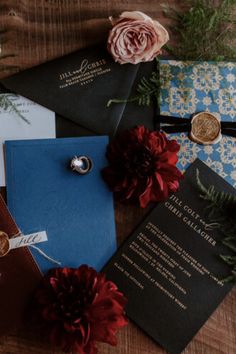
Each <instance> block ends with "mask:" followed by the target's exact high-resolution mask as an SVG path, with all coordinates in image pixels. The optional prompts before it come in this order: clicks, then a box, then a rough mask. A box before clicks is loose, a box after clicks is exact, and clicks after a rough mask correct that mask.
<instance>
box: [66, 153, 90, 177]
mask: <svg viewBox="0 0 236 354" xmlns="http://www.w3.org/2000/svg"><path fill="white" fill-rule="evenodd" d="M70 167H71V169H72V171H75V172H78V173H79V174H80V175H85V174H86V173H88V172H90V171H91V170H92V168H93V162H92V160H91V159H90V158H89V157H87V156H75V157H73V159H72V160H71V162H70Z"/></svg>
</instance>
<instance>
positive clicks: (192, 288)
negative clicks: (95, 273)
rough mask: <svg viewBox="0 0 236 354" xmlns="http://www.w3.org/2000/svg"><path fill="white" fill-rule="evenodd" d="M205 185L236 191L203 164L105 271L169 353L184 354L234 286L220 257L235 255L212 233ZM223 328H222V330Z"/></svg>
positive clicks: (135, 315)
mask: <svg viewBox="0 0 236 354" xmlns="http://www.w3.org/2000/svg"><path fill="white" fill-rule="evenodd" d="M197 171H199V175H200V178H201V181H202V183H203V184H204V185H206V186H209V185H214V186H215V188H216V189H217V190H221V191H225V192H228V193H235V190H234V189H233V187H232V186H230V185H229V184H228V183H227V182H225V181H224V180H223V179H222V178H221V177H220V176H219V175H217V174H216V173H215V172H213V171H212V170H211V169H210V168H209V167H207V165H205V164H204V163H203V162H201V161H200V160H196V161H195V162H194V163H193V164H192V165H191V166H190V167H189V168H188V169H187V172H186V173H185V178H184V180H183V182H182V183H181V187H180V190H179V191H178V192H177V193H175V194H173V195H171V196H170V198H169V199H168V200H167V201H165V202H163V203H160V204H159V205H158V206H157V207H156V208H155V209H154V210H153V211H152V212H151V213H150V214H149V215H148V217H147V218H146V219H145V220H144V222H143V223H142V224H141V225H140V226H139V227H138V228H137V230H136V231H135V232H134V233H133V234H132V235H131V236H130V237H129V238H128V240H127V241H126V242H124V244H123V245H122V246H121V247H120V249H119V250H118V252H117V253H116V254H115V256H114V257H113V258H112V259H111V261H109V262H108V264H107V265H106V266H105V268H104V272H105V273H106V275H107V278H108V279H110V280H112V281H114V282H115V283H116V284H117V286H118V288H119V289H120V290H121V291H122V292H124V294H125V296H127V298H128V304H127V307H126V311H127V315H128V317H130V319H131V320H133V321H134V322H135V323H136V324H137V325H138V326H139V327H141V328H142V329H143V330H144V331H145V332H146V333H147V334H148V335H150V336H151V337H152V338H153V339H154V340H156V341H157V342H158V343H159V344H160V345H162V346H163V347H164V348H165V349H166V350H167V351H168V352H169V353H171V354H179V353H181V352H182V351H183V350H184V348H185V347H186V346H187V344H188V343H189V342H190V341H191V339H192V338H193V336H194V335H195V334H196V333H197V331H198V330H199V329H200V327H201V326H202V325H203V324H204V322H205V321H206V320H207V319H208V317H209V316H210V315H211V314H212V312H213V311H214V310H215V309H216V308H217V306H218V305H219V304H220V302H221V301H222V300H223V299H224V297H225V295H226V294H227V293H228V292H229V291H230V289H231V288H232V284H230V283H225V282H223V281H222V279H223V278H225V277H226V276H227V275H228V274H229V272H230V268H229V267H228V265H226V264H225V263H223V262H222V260H221V259H220V256H219V255H220V254H224V252H226V253H227V254H228V253H229V250H228V249H227V251H226V248H225V246H224V245H223V244H222V242H221V240H222V234H221V232H220V231H219V230H218V229H212V228H210V227H209V221H208V220H207V217H206V213H205V207H206V206H207V202H206V201H204V200H203V199H201V197H200V194H201V192H200V191H199V190H198V187H197V183H196V175H197ZM219 325H220V324H219Z"/></svg>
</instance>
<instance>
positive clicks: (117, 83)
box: [1, 45, 139, 136]
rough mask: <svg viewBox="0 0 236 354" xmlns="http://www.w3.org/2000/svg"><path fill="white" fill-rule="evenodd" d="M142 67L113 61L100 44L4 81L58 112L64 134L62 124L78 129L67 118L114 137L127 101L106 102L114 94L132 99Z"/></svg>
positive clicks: (91, 130)
mask: <svg viewBox="0 0 236 354" xmlns="http://www.w3.org/2000/svg"><path fill="white" fill-rule="evenodd" d="M138 69H139V64H137V65H132V64H125V65H120V64H118V63H115V61H114V60H113V58H112V57H111V55H110V54H109V53H108V51H107V50H106V48H105V46H104V45H100V46H94V47H89V48H85V49H81V50H78V51H76V52H74V53H71V54H68V55H65V56H63V57H61V58H57V59H54V60H51V61H49V62H47V63H44V64H41V65H38V66H36V67H33V68H30V69H27V70H24V71H22V72H20V73H18V74H15V75H13V76H11V77H7V78H5V79H2V80H1V84H2V85H3V86H4V88H5V89H8V90H11V91H12V92H15V93H18V94H20V95H22V96H25V97H27V98H29V99H31V100H32V101H34V102H36V103H39V104H41V105H43V106H45V107H47V108H49V109H50V110H52V111H54V112H56V113H57V114H58V115H59V116H60V117H58V120H59V125H60V128H59V129H57V130H59V131H60V133H59V135H60V136H62V135H63V130H64V126H63V124H64V125H65V130H66V132H67V131H68V129H70V135H71V131H72V132H74V130H73V125H72V127H70V126H69V123H67V122H65V121H64V119H65V118H66V119H69V120H70V121H72V122H74V123H75V124H76V125H79V126H80V127H82V128H84V129H85V130H86V129H87V130H88V131H89V132H91V133H96V134H108V135H114V134H115V133H116V131H117V129H118V127H119V124H120V122H121V119H122V116H123V113H124V109H125V107H126V103H125V102H123V103H120V104H113V105H111V106H110V107H107V103H108V101H109V100H110V99H111V98H123V99H127V98H129V96H130V93H131V89H132V87H133V83H134V80H135V77H136V74H137V71H138ZM77 129H78V128H76V130H77ZM79 132H80V131H79ZM65 135H68V134H67V133H66V134H65Z"/></svg>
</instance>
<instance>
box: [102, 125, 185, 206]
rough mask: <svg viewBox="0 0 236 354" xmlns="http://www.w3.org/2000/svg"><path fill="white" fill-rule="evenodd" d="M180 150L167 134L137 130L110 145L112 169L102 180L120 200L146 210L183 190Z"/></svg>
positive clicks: (145, 129) (126, 132)
mask: <svg viewBox="0 0 236 354" xmlns="http://www.w3.org/2000/svg"><path fill="white" fill-rule="evenodd" d="M179 149H180V146H179V144H178V143H177V142H176V140H169V139H168V138H167V136H166V135H165V133H163V132H159V131H150V130H149V129H147V128H145V127H144V126H138V127H135V128H133V129H131V130H127V131H124V132H122V133H121V134H120V135H118V137H117V138H115V139H114V140H113V141H112V142H111V143H110V144H109V145H108V148H107V159H108V162H109V166H108V167H105V168H104V169H103V170H102V176H103V178H104V180H105V181H106V183H107V184H108V186H109V188H110V189H111V190H112V191H113V192H114V194H115V196H116V198H117V199H118V200H120V201H131V202H138V203H139V205H140V206H141V207H143V208H145V207H146V206H147V205H148V203H149V202H159V201H163V200H165V199H166V198H167V197H168V195H169V194H170V193H171V192H176V191H177V189H178V188H179V180H180V179H181V178H182V173H181V172H180V171H179V170H178V168H177V167H176V163H177V161H178V157H177V153H178V151H179Z"/></svg>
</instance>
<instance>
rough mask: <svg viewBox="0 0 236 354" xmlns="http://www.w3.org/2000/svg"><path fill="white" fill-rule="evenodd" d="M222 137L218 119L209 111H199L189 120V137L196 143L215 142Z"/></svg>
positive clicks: (209, 143) (208, 143)
mask: <svg viewBox="0 0 236 354" xmlns="http://www.w3.org/2000/svg"><path fill="white" fill-rule="evenodd" d="M221 138H222V135H221V123H220V119H219V118H218V117H216V116H215V115H214V114H212V113H209V112H200V113H197V114H195V115H194V116H193V118H192V120H191V132H190V139H191V140H193V141H194V142H196V143H198V144H204V145H211V144H217V143H218V142H219V141H220V140H221Z"/></svg>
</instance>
